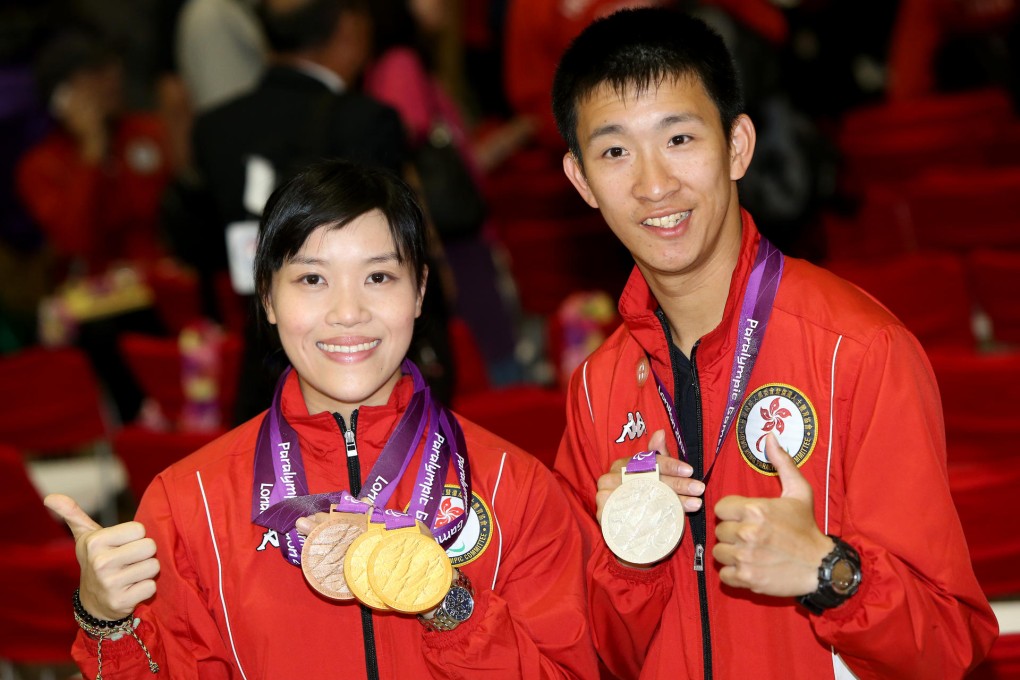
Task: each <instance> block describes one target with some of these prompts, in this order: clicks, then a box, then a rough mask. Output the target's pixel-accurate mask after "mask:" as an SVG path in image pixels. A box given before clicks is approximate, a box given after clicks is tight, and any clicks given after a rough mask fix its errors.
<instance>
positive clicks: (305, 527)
mask: <svg viewBox="0 0 1020 680" xmlns="http://www.w3.org/2000/svg"><path fill="white" fill-rule="evenodd" d="M294 528H295V529H297V530H298V531H299V532H301V533H302V534H304V535H305V536H307V535H308V532H309V531H311V530H312V522H311V520H309V519H308V518H307V517H301V518H299V519H298V521H297V522H295V523H294Z"/></svg>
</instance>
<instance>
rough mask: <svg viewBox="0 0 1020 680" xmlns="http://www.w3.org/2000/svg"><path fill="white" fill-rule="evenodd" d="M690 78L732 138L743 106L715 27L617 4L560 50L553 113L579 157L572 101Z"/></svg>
mask: <svg viewBox="0 0 1020 680" xmlns="http://www.w3.org/2000/svg"><path fill="white" fill-rule="evenodd" d="M681 78H695V79H697V81H698V82H700V83H701V85H702V86H703V87H704V88H705V92H707V93H708V96H709V98H711V100H712V101H713V102H714V103H715V106H716V109H717V110H718V111H719V118H720V121H721V123H722V128H723V132H724V133H725V134H726V138H727V139H729V137H730V134H731V132H732V130H733V123H734V122H735V121H736V119H737V117H738V116H739V115H740V114H741V113H743V112H744V98H743V93H742V91H741V87H740V81H739V79H738V76H737V70H736V67H735V66H734V63H733V58H732V56H731V55H730V52H729V50H728V49H727V48H726V44H725V43H724V42H723V39H722V38H721V37H720V36H719V34H718V33H716V32H715V31H713V30H712V29H711V28H709V26H708V24H706V23H705V22H703V21H701V20H700V19H696V18H694V17H692V16H690V15H688V14H684V13H682V12H679V11H676V10H672V9H667V8H642V9H629V10H621V11H619V12H616V13H615V14H611V15H609V16H608V17H605V18H603V19H599V20H597V21H595V22H593V23H592V24H591V25H589V26H588V27H587V28H586V29H584V31H583V32H582V33H581V35H579V36H578V37H577V38H575V39H574V41H573V43H571V45H570V47H568V48H567V50H566V51H565V52H564V53H563V57H562V58H561V59H560V63H559V66H558V67H557V69H556V77H555V79H554V81H553V88H552V99H553V115H554V116H555V118H556V127H557V128H559V131H560V135H561V136H562V137H563V139H564V141H566V143H567V146H568V147H569V148H570V151H571V152H572V153H573V154H574V155H575V156H576V157H577V158H578V159H580V158H581V148H580V144H579V142H578V139H577V106H578V103H579V102H580V101H582V100H583V99H584V98H585V97H588V96H590V95H591V94H592V93H594V92H595V91H596V90H597V89H598V88H599V87H601V86H603V85H608V86H610V87H612V88H613V90H614V91H616V92H617V93H618V94H620V95H621V96H622V95H623V94H624V93H625V92H627V91H628V90H630V89H631V88H636V89H637V91H638V92H642V91H644V90H646V89H649V88H651V89H654V88H656V87H658V86H659V84H660V83H662V82H663V81H664V80H667V79H673V80H676V79H681Z"/></svg>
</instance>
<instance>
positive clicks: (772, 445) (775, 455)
mask: <svg viewBox="0 0 1020 680" xmlns="http://www.w3.org/2000/svg"><path fill="white" fill-rule="evenodd" d="M765 455H766V457H768V459H769V462H770V463H772V466H773V467H775V468H776V473H777V474H778V475H779V481H780V483H781V484H782V485H783V493H782V497H783V498H796V499H799V500H802V501H806V502H807V503H809V504H810V503H812V502H813V500H814V491H813V490H812V489H811V485H810V484H808V481H807V480H806V479H804V475H802V474H801V473H800V469H798V468H797V464H796V463H794V462H793V458H791V457H790V454H788V453H787V452H786V451H785V450H784V449H783V447H781V446H780V445H779V439H778V438H777V437H776V435H775V433H769V436H768V439H766V440H765Z"/></svg>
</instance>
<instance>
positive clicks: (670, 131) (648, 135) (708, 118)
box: [563, 78, 754, 280]
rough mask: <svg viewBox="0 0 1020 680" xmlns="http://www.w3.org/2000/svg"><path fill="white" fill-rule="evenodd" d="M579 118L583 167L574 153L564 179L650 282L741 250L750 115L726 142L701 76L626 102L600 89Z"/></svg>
mask: <svg viewBox="0 0 1020 680" xmlns="http://www.w3.org/2000/svg"><path fill="white" fill-rule="evenodd" d="M577 112H578V117H577V121H578V122H577V137H578V144H579V146H580V149H581V154H582V158H583V161H578V160H576V159H575V158H574V157H573V156H572V155H571V154H569V153H568V154H567V155H566V156H565V157H564V160H563V167H564V171H565V172H566V174H567V177H568V178H570V180H571V182H572V183H573V184H574V186H575V187H576V188H577V190H578V192H579V193H580V194H581V196H582V197H583V198H584V200H585V201H586V202H587V203H588V205H590V206H592V207H593V208H598V209H599V210H600V211H601V212H602V216H603V217H604V218H605V220H606V222H607V223H608V224H609V227H610V228H611V229H612V230H613V232H614V233H615V234H616V236H617V238H619V239H620V241H621V242H623V244H624V245H625V246H626V247H627V249H628V250H629V251H630V252H631V254H632V255H633V256H634V260H635V262H636V263H637V264H638V267H639V268H640V269H641V271H642V272H643V273H644V274H645V277H646V278H647V279H649V280H653V279H656V278H658V277H666V276H672V275H677V274H680V275H687V274H691V273H695V272H697V271H699V270H700V269H702V268H704V267H706V266H710V265H709V263H711V262H713V261H717V260H718V259H719V258H720V257H723V256H725V254H726V253H733V252H736V250H734V248H736V249H739V242H740V208H739V203H738V200H737V189H736V185H735V184H734V181H735V180H737V179H739V178H740V177H742V176H743V175H744V172H745V171H746V170H747V165H748V163H749V162H750V159H751V153H752V151H753V149H754V128H753V126H752V125H751V123H750V120H749V119H748V118H747V117H746V116H741V117H740V118H739V119H738V120H737V122H736V123H735V125H734V129H733V133H732V139H731V141H728V140H727V136H726V134H725V132H724V130H723V129H722V124H721V122H720V118H719V112H718V110H717V108H716V106H715V104H714V102H713V101H712V100H711V99H710V98H709V96H708V93H707V92H705V89H704V87H703V86H702V85H701V82H700V81H699V80H697V79H695V78H682V79H679V80H672V79H668V78H667V79H666V80H665V81H663V82H662V83H661V84H660V85H659V87H658V88H654V87H652V88H649V89H647V90H645V91H644V92H641V93H638V92H637V90H636V89H634V88H629V89H628V90H627V91H626V92H624V94H623V96H620V94H618V93H617V92H615V91H613V89H612V88H611V87H609V86H608V85H603V86H601V87H600V88H599V89H597V90H596V91H595V92H594V93H592V95H591V96H589V97H588V98H586V99H584V100H582V101H581V102H580V103H579V104H578V108H577ZM582 164H583V167H582Z"/></svg>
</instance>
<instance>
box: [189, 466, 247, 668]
mask: <svg viewBox="0 0 1020 680" xmlns="http://www.w3.org/2000/svg"><path fill="white" fill-rule="evenodd" d="M195 476H196V477H198V488H199V490H200V491H201V492H202V503H204V504H205V517H206V519H207V520H209V537H210V538H211V539H212V546H213V553H214V554H215V555H216V578H217V580H218V582H219V591H220V604H222V605H223V620H224V622H226V624H227V637H228V638H229V639H230V650H231V651H232V652H233V653H234V661H235V662H236V663H237V670H239V671H241V677H242V678H244V679H245V680H248V676H246V675H245V674H244V668H242V667H241V659H240V658H238V656H237V647H236V646H234V633H233V631H231V630H230V616H229V615H228V614H227V601H226V599H225V598H224V597H223V564H222V563H221V562H220V549H219V547H218V546H217V545H216V532H215V531H213V521H212V512H211V511H210V510H209V499H208V498H206V497H205V486H204V485H203V484H202V473H201V472H199V471H198V470H196V471H195Z"/></svg>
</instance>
